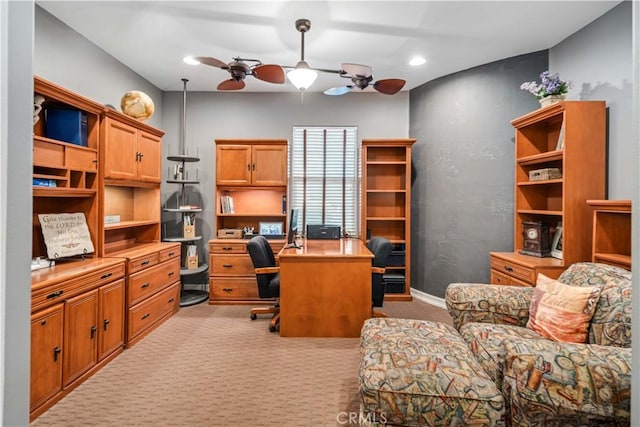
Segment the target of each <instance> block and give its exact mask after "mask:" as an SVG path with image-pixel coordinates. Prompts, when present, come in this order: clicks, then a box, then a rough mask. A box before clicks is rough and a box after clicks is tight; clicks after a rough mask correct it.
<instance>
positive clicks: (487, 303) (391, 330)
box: [359, 263, 631, 427]
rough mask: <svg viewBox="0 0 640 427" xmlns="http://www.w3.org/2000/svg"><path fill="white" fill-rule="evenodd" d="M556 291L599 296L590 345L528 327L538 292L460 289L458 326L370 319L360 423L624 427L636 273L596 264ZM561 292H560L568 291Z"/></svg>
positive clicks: (452, 289) (455, 304) (452, 298)
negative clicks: (591, 291)
mask: <svg viewBox="0 0 640 427" xmlns="http://www.w3.org/2000/svg"><path fill="white" fill-rule="evenodd" d="M558 281H559V282H562V283H565V284H570V285H574V286H580V287H589V288H597V290H598V293H599V299H598V300H597V301H598V302H597V304H596V305H595V307H594V308H592V310H591V312H592V313H593V314H592V317H591V318H590V319H591V320H590V323H588V324H587V326H588V334H587V335H586V343H569V342H557V341H554V340H551V339H547V338H545V337H544V336H542V335H541V334H539V333H538V332H536V331H534V330H531V329H530V328H528V327H527V324H528V321H529V312H530V308H531V306H532V304H531V301H532V296H533V295H534V288H525V287H511V286H501V285H487V284H467V283H465V284H463V283H455V284H451V285H449V287H448V288H447V292H446V296H445V302H446V304H447V308H448V310H449V313H450V314H451V316H452V318H453V326H454V327H455V329H454V327H451V326H449V325H446V324H443V323H437V322H428V321H420V320H411V319H393V318H372V319H369V320H367V321H366V322H365V324H364V325H363V328H362V333H361V337H360V352H361V360H360V369H359V381H360V395H361V407H360V422H361V423H362V424H366V425H394V426H397V425H401V426H423V425H424V426H471V425H473V426H512V427H519V426H536V427H547V426H551V427H555V426H557V427H560V426H563V427H564V426H565V425H566V426H572V427H573V426H576V427H578V426H580V427H582V426H596V425H597V426H628V425H629V423H630V405H631V403H630V402H631V395H630V394H631V348H630V347H631V273H630V272H629V271H627V270H623V269H620V268H616V267H611V266H607V265H604V264H595V263H577V264H574V265H572V266H571V267H569V268H568V269H567V270H566V271H565V272H564V273H563V274H562V275H561V276H560V277H559V278H558ZM562 286H564V285H562Z"/></svg>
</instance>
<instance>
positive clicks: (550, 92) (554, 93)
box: [520, 70, 571, 107]
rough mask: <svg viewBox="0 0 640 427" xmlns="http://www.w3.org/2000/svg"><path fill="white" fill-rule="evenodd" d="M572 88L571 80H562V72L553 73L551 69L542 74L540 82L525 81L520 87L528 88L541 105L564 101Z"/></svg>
mask: <svg viewBox="0 0 640 427" xmlns="http://www.w3.org/2000/svg"><path fill="white" fill-rule="evenodd" d="M570 88H571V82H566V81H564V80H560V74H558V73H551V72H550V71H549V70H547V71H543V72H542V73H541V74H540V84H538V83H536V82H535V81H533V82H524V83H522V84H521V85H520V89H522V90H526V91H528V92H530V93H532V94H533V95H535V97H536V99H538V101H539V102H540V105H541V106H543V107H544V106H546V105H549V104H552V103H554V102H558V101H562V100H563V99H564V98H565V97H566V96H567V92H568V91H569V89H570Z"/></svg>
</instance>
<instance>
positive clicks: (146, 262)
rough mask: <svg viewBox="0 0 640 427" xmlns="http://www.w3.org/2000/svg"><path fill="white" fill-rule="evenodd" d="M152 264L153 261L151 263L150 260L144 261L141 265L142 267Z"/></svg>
mask: <svg viewBox="0 0 640 427" xmlns="http://www.w3.org/2000/svg"><path fill="white" fill-rule="evenodd" d="M150 262H151V261H149V260H146V261H142V262H141V263H140V265H147V264H149V263H150Z"/></svg>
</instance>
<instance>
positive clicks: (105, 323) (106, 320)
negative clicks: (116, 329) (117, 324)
mask: <svg viewBox="0 0 640 427" xmlns="http://www.w3.org/2000/svg"><path fill="white" fill-rule="evenodd" d="M102 324H103V325H104V326H103V327H104V330H105V331H106V330H107V326H109V319H104V322H103V323H102Z"/></svg>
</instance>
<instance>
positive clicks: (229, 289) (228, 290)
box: [222, 288, 233, 292]
mask: <svg viewBox="0 0 640 427" xmlns="http://www.w3.org/2000/svg"><path fill="white" fill-rule="evenodd" d="M222 290H223V291H224V292H231V291H233V288H222Z"/></svg>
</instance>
